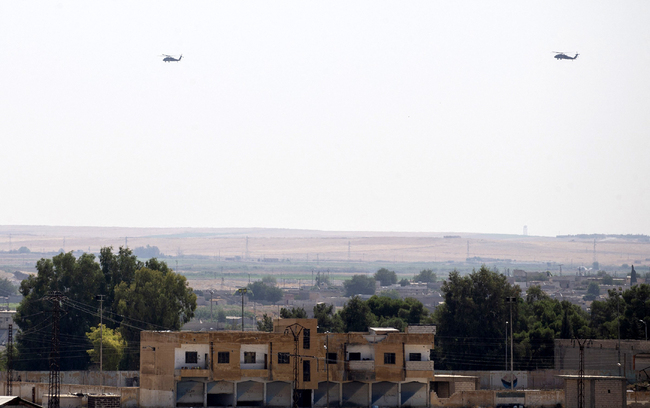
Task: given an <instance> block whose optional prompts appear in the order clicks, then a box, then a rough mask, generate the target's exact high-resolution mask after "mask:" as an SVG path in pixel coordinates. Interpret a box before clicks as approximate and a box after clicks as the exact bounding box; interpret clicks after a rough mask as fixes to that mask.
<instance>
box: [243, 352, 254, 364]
mask: <svg viewBox="0 0 650 408" xmlns="http://www.w3.org/2000/svg"><path fill="white" fill-rule="evenodd" d="M244 364H255V352H254V351H244Z"/></svg>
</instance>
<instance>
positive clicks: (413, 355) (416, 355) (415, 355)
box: [409, 353, 422, 361]
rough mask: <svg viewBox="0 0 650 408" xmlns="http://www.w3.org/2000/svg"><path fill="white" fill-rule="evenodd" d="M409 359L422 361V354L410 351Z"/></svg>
mask: <svg viewBox="0 0 650 408" xmlns="http://www.w3.org/2000/svg"><path fill="white" fill-rule="evenodd" d="M409 361H422V354H420V353H409Z"/></svg>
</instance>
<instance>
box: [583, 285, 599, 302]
mask: <svg viewBox="0 0 650 408" xmlns="http://www.w3.org/2000/svg"><path fill="white" fill-rule="evenodd" d="M598 296H600V286H598V284H597V283H596V282H589V285H587V294H586V295H585V296H583V299H584V300H587V301H591V300H594V299H596V298H597V297H598Z"/></svg>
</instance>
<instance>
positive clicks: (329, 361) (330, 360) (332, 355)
mask: <svg viewBox="0 0 650 408" xmlns="http://www.w3.org/2000/svg"><path fill="white" fill-rule="evenodd" d="M337 358H338V356H337V355H336V353H327V364H336V359H337Z"/></svg>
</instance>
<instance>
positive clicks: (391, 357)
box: [384, 353, 395, 364]
mask: <svg viewBox="0 0 650 408" xmlns="http://www.w3.org/2000/svg"><path fill="white" fill-rule="evenodd" d="M384 364H395V353H384Z"/></svg>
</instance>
